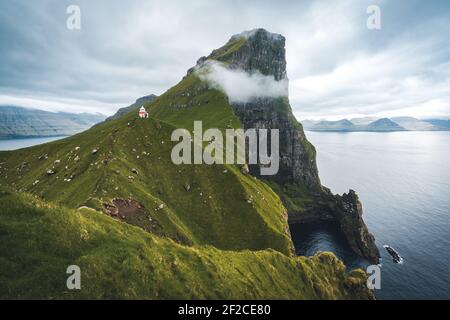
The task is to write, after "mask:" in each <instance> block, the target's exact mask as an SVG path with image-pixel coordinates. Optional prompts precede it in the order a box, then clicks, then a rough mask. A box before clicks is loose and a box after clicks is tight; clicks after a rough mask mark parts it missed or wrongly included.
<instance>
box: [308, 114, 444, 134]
mask: <svg viewBox="0 0 450 320" xmlns="http://www.w3.org/2000/svg"><path fill="white" fill-rule="evenodd" d="M301 123H302V124H303V127H304V129H305V130H308V131H327V132H361V131H367V132H395V131H450V120H448V119H447V120H446V119H424V120H420V119H416V118H413V117H394V118H381V119H377V118H374V117H366V118H353V119H350V120H348V119H342V120H338V121H328V120H318V121H314V120H303V121H301Z"/></svg>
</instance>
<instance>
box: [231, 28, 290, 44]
mask: <svg viewBox="0 0 450 320" xmlns="http://www.w3.org/2000/svg"><path fill="white" fill-rule="evenodd" d="M258 37H259V38H266V39H270V40H273V41H285V38H284V37H283V36H282V35H281V34H278V33H272V32H269V31H267V30H266V29H264V28H257V29H253V30H247V31H243V32H241V33H238V34H235V35H233V36H232V37H231V39H230V41H233V40H236V39H240V38H244V39H246V40H249V39H251V38H258Z"/></svg>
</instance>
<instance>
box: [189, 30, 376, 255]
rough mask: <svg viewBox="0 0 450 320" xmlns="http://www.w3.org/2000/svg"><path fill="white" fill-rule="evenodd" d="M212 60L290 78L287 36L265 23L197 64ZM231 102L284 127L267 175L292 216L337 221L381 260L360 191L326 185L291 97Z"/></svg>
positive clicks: (363, 251)
mask: <svg viewBox="0 0 450 320" xmlns="http://www.w3.org/2000/svg"><path fill="white" fill-rule="evenodd" d="M208 60H216V61H219V62H223V63H224V65H226V67H227V68H228V69H229V70H244V71H246V72H247V73H248V74H250V75H251V74H262V75H264V76H269V77H273V79H274V80H275V81H286V83H287V81H288V79H287V72H286V53H285V38H284V37H283V36H281V35H278V34H273V33H269V32H268V31H266V30H264V29H256V30H252V31H248V32H244V33H242V34H239V35H235V36H233V37H232V38H231V39H230V41H229V42H228V43H227V44H226V45H225V46H224V47H222V48H220V49H217V50H215V51H213V52H212V53H211V55H210V56H209V57H207V58H201V59H200V60H199V61H198V62H197V64H198V65H202V64H204V63H206V62H207V61H208ZM191 72H192V69H191ZM230 104H231V106H232V107H233V109H234V112H235V114H236V115H237V116H238V118H239V119H240V121H241V122H242V124H243V126H244V128H245V129H247V128H256V129H279V132H280V150H279V152H280V170H279V172H278V174H276V175H274V176H264V177H263V178H264V179H267V180H269V181H270V182H271V183H274V184H275V185H274V186H275V187H274V190H275V191H276V192H278V193H279V195H280V197H281V199H282V200H283V202H284V204H285V206H286V207H287V208H288V212H289V219H290V222H291V223H304V222H312V221H318V220H319V221H320V220H333V221H336V223H337V224H338V225H339V226H340V228H341V230H342V232H343V233H344V234H345V237H346V238H347V240H348V243H349V245H350V247H351V248H352V249H353V250H354V251H355V252H356V253H357V254H359V255H361V256H363V257H365V258H367V259H368V260H370V261H371V262H373V263H377V262H378V259H379V252H378V249H377V247H376V246H375V242H374V237H373V236H372V235H371V234H370V233H369V232H368V230H367V227H366V225H365V223H364V221H363V219H362V207H361V203H360V202H359V199H358V197H357V195H356V193H355V192H354V191H350V193H349V194H344V195H343V196H335V195H333V194H331V192H330V191H329V190H328V189H327V188H324V187H322V185H321V182H320V179H319V173H318V169H317V165H316V159H315V158H316V151H315V149H314V147H313V146H312V145H311V144H310V143H309V141H308V140H307V138H306V136H305V134H304V131H303V128H302V126H301V124H300V123H299V122H298V121H297V120H296V119H295V117H294V115H293V113H292V110H291V106H290V104H289V99H288V97H287V96H284V97H283V96H281V97H280V96H277V97H255V98H252V99H251V100H249V101H245V102H233V101H230ZM258 169H259V168H258V167H255V166H250V172H251V173H252V174H253V175H258V172H259V170H258ZM305 198H307V200H308V201H305ZM299 199H300V200H299Z"/></svg>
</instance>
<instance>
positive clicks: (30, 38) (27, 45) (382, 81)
mask: <svg viewBox="0 0 450 320" xmlns="http://www.w3.org/2000/svg"><path fill="white" fill-rule="evenodd" d="M71 4H76V5H79V7H80V8H81V30H68V29H67V27H66V19H67V17H68V15H67V13H66V9H67V7H68V6H69V5H71ZM371 4H376V5H379V7H380V8H381V30H368V29H367V27H366V20H367V18H368V16H369V15H368V14H367V13H366V9H367V7H368V5H371ZM257 27H263V28H266V29H267V30H269V31H271V32H276V33H281V34H283V35H284V36H285V37H286V38H287V43H286V48H287V60H288V76H289V79H290V85H289V95H290V99H291V105H292V108H293V109H294V113H295V114H296V116H297V118H299V119H305V118H311V119H321V118H328V119H338V118H343V117H354V116H366V115H376V116H404V115H410V116H416V117H421V118H423V117H438V116H450V36H449V35H450V1H445V0H443V1H438V0H434V1H419V0H417V1H416V0H397V1H381V0H371V1H370V0H369V1H366V0H343V1H333V2H332V1H280V0H278V1H262V0H257V1H256V0H255V1H251V0H241V1H230V0H227V1H225V0H223V1H218V0H217V1H214V0H188V1H186V0H182V1H174V0H165V1H148V0H142V1H141V0H128V1H111V0H94V1H93V0H90V1H75V0H72V1H64V0H62V1H61V0H35V1H29V0H2V1H1V2H0V105H20V106H26V107H39V108H42V109H46V110H55V111H56V110H57V111H70V112H86V111H87V112H101V113H105V114H111V113H113V112H115V111H116V110H117V109H118V108H119V107H123V106H126V105H129V104H130V103H131V102H133V101H134V100H135V99H136V98H138V97H140V96H144V95H147V94H150V93H154V94H161V93H163V92H164V91H166V90H167V89H168V88H170V87H171V86H173V85H175V84H176V83H177V82H178V81H179V80H180V79H181V78H182V77H183V76H184V75H185V73H186V70H187V69H188V68H190V67H192V66H193V65H194V64H195V62H196V60H197V59H198V58H199V57H200V56H203V55H207V54H209V53H210V52H211V51H212V50H213V49H215V48H218V47H220V46H222V45H223V44H224V43H225V42H226V41H227V40H228V39H229V38H230V37H231V36H232V35H233V34H236V33H240V32H241V31H244V30H250V29H254V28H257Z"/></svg>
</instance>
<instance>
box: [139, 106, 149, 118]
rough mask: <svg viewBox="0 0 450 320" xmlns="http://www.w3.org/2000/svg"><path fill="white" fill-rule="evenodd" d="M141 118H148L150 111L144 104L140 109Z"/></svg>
mask: <svg viewBox="0 0 450 320" xmlns="http://www.w3.org/2000/svg"><path fill="white" fill-rule="evenodd" d="M139 118H141V119H145V118H148V112H147V111H146V110H145V108H144V106H142V107H141V109H139Z"/></svg>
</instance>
